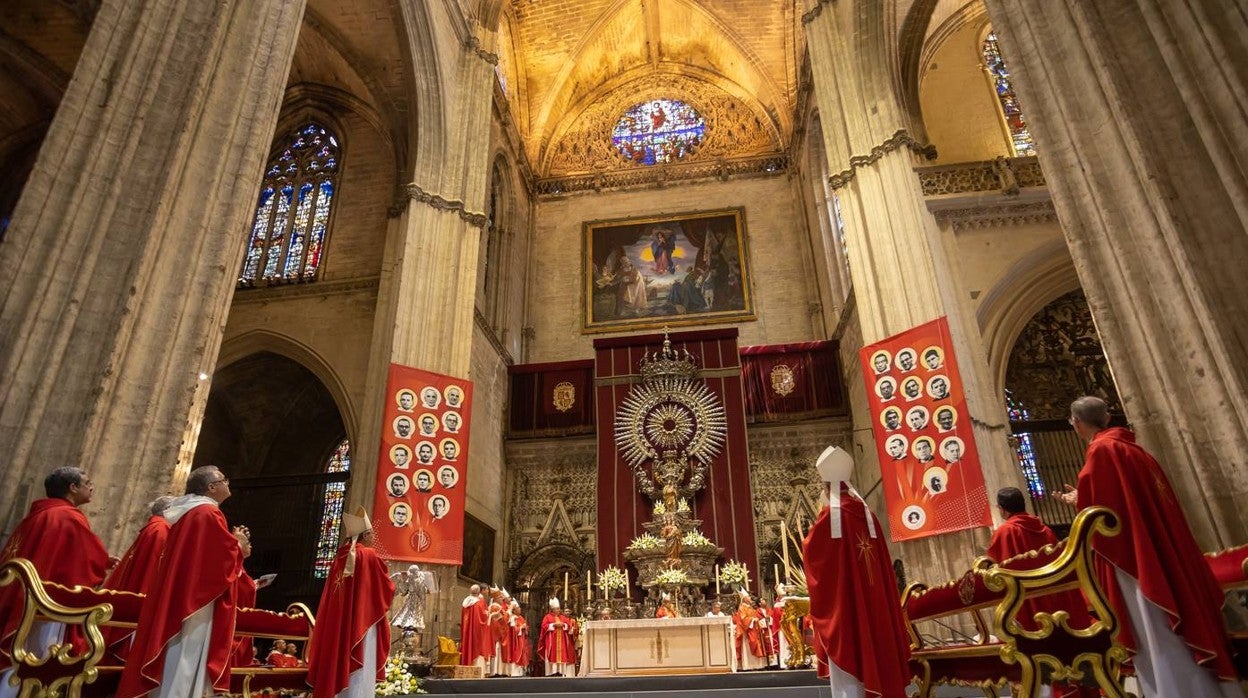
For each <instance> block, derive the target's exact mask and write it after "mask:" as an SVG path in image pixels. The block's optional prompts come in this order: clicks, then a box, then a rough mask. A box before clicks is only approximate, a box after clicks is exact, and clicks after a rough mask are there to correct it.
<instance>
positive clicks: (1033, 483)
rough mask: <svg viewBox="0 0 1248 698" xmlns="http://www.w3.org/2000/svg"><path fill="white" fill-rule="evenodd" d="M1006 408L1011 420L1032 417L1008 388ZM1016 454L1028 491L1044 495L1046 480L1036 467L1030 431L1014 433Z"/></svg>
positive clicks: (1034, 495) (1038, 495)
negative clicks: (1041, 477)
mask: <svg viewBox="0 0 1248 698" xmlns="http://www.w3.org/2000/svg"><path fill="white" fill-rule="evenodd" d="M1005 408H1006V411H1008V412H1009V414H1010V421H1011V422H1026V421H1027V420H1029V419H1031V414H1030V413H1029V412H1028V411H1027V408H1026V407H1024V406H1023V404H1022V403H1021V402H1019V401H1017V400H1015V399H1014V396H1013V395H1011V394H1010V391H1008V390H1007V391H1005ZM1014 454H1015V455H1016V456H1017V457H1018V467H1019V469H1021V470H1022V471H1023V479H1025V480H1026V481H1027V492H1028V493H1030V494H1031V496H1032V497H1036V498H1039V497H1043V496H1044V495H1045V489H1044V481H1043V480H1041V479H1040V470H1039V469H1038V468H1037V467H1036V452H1035V449H1034V447H1033V444H1032V439H1031V434H1030V433H1027V432H1023V433H1021V434H1015V435H1014Z"/></svg>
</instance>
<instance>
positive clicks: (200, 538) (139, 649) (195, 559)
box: [117, 504, 243, 698]
mask: <svg viewBox="0 0 1248 698" xmlns="http://www.w3.org/2000/svg"><path fill="white" fill-rule="evenodd" d="M175 506H176V505H175ZM170 518H173V517H170ZM242 565H243V557H242V553H241V552H240V551H239V549H238V539H236V538H235V537H234V534H232V533H230V529H229V526H227V525H226V523H225V514H223V513H221V509H220V508H218V507H217V506H216V505H215V504H201V505H199V506H196V507H194V508H192V509H190V510H189V511H187V512H186V513H185V514H183V515H182V516H181V518H177V519H176V520H175V521H174V523H173V524H172V526H171V527H170V529H169V540H168V541H167V542H166V543H165V553H164V555H163V556H162V557H161V558H160V564H159V565H158V566H157V569H156V573H155V575H153V577H152V579H151V583H150V585H149V586H148V591H147V600H146V601H145V602H144V603H143V610H142V612H141V613H140V614H139V627H138V629H137V630H136V631H135V633H134V644H133V645H132V646H131V648H130V658H129V661H128V662H127V663H126V668H125V670H124V671H123V672H122V674H121V685H120V686H119V687H118V688H117V696H118V698H137V696H141V695H144V694H146V693H147V692H149V691H151V690H154V689H155V688H157V687H158V686H160V682H161V677H162V676H163V675H164V671H165V650H166V647H167V646H168V644H169V643H170V641H172V640H173V639H174V637H175V636H177V635H178V634H179V633H181V632H182V624H183V623H184V622H185V621H186V619H187V618H190V617H191V616H192V615H194V614H195V612H196V611H198V610H200V609H201V608H204V607H205V606H212V635H211V637H210V639H209V641H208V661H207V665H206V669H207V675H208V681H209V682H210V683H211V685H212V686H213V687H215V688H216V689H217V691H219V692H227V691H228V690H229V686H230V673H229V661H230V651H231V649H232V648H233V645H234V609H235V601H234V583H235V581H236V580H237V579H238V573H239V571H240V570H242Z"/></svg>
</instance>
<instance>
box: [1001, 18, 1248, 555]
mask: <svg viewBox="0 0 1248 698" xmlns="http://www.w3.org/2000/svg"><path fill="white" fill-rule="evenodd" d="M986 5H987V7H988V11H989V14H990V15H991V17H992V20H993V26H994V28H995V29H996V31H997V33H998V35H999V36H1000V38H1001V46H1002V48H1003V50H1004V51H1005V53H1006V59H1007V61H1008V62H1009V66H1010V69H1011V71H1012V72H1013V74H1014V81H1015V84H1016V87H1017V89H1018V92H1019V98H1020V102H1021V103H1022V105H1023V107H1024V109H1025V113H1026V116H1027V122H1028V124H1029V125H1030V127H1031V128H1032V130H1033V131H1034V134H1035V136H1036V141H1037V144H1038V149H1039V157H1040V162H1041V164H1042V165H1043V166H1044V170H1045V173H1046V176H1047V179H1048V181H1049V188H1050V189H1051V190H1052V194H1053V200H1054V204H1055V206H1056V209H1057V214H1058V217H1059V219H1060V220H1061V222H1062V228H1063V230H1064V231H1065V234H1066V238H1067V241H1068V242H1069V243H1070V252H1071V256H1072V257H1073V258H1074V261H1075V267H1076V270H1077V271H1078V273H1079V280H1080V282H1081V283H1082V285H1083V288H1084V291H1085V292H1086V294H1087V297H1088V305H1089V306H1090V307H1091V310H1092V316H1093V318H1094V319H1095V320H1096V324H1097V329H1098V330H1099V332H1100V334H1101V338H1102V340H1103V342H1104V347H1105V353H1106V355H1107V356H1108V358H1109V361H1110V365H1111V367H1112V369H1113V372H1114V380H1115V382H1116V383H1117V385H1118V392H1119V394H1120V395H1121V396H1122V400H1123V405H1124V407H1125V409H1126V412H1127V418H1128V419H1129V420H1130V422H1131V425H1132V427H1133V428H1134V429H1135V430H1136V432H1137V433H1138V435H1139V438H1140V441H1141V442H1142V443H1143V445H1144V446H1145V447H1146V448H1148V449H1149V450H1150V451H1152V452H1153V453H1154V455H1156V456H1157V459H1158V460H1159V461H1161V463H1162V466H1163V467H1165V468H1166V469H1167V470H1168V472H1169V474H1170V479H1171V480H1172V482H1173V483H1174V485H1175V488H1176V489H1177V490H1178V492H1179V495H1180V498H1181V499H1182V503H1183V506H1184V510H1185V511H1186V513H1187V516H1188V520H1189V522H1190V523H1191V525H1192V528H1193V529H1194V530H1195V532H1196V534H1197V538H1198V539H1199V540H1200V542H1201V544H1202V545H1204V546H1206V547H1207V548H1213V547H1222V546H1229V545H1234V544H1239V543H1243V542H1245V541H1246V540H1248V511H1246V510H1245V509H1244V507H1243V506H1242V502H1243V501H1244V499H1245V497H1248V467H1245V465H1246V464H1248V455H1246V454H1248V411H1245V410H1244V408H1243V403H1244V400H1245V397H1246V394H1248V292H1246V291H1248V285H1245V282H1244V273H1243V269H1242V267H1243V264H1244V261H1245V260H1248V231H1246V230H1245V228H1246V227H1248V174H1246V173H1245V163H1248V140H1245V138H1244V134H1245V133H1248V19H1245V17H1246V15H1245V11H1244V3H1243V2H1242V1H1237V2H1226V0H1191V1H1190V2H1182V3H1168V2H1155V1H1153V0H1097V2H1079V1H1078V0H1057V1H1053V2H1031V1H1029V0H986Z"/></svg>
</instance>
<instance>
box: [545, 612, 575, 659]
mask: <svg viewBox="0 0 1248 698" xmlns="http://www.w3.org/2000/svg"><path fill="white" fill-rule="evenodd" d="M552 623H563V624H564V627H562V628H555V629H554V630H551V629H550V625H551V624H552ZM537 656H539V657H541V658H542V661H546V662H550V663H551V664H576V621H574V620H572V619H571V618H569V617H568V616H565V615H563V613H562V612H558V613H556V612H551V613H547V614H546V615H545V616H544V617H543V618H542V632H541V633H540V634H539V635H538V639H537Z"/></svg>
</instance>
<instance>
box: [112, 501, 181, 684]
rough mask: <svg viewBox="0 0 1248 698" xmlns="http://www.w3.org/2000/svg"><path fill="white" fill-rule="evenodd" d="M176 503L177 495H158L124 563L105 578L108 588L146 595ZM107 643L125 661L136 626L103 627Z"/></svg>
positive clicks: (166, 537) (124, 556) (162, 548)
mask: <svg viewBox="0 0 1248 698" xmlns="http://www.w3.org/2000/svg"><path fill="white" fill-rule="evenodd" d="M172 502H173V497H169V496H165V497H157V498H156V500H155V501H153V502H152V503H151V504H150V505H149V506H148V512H149V514H150V516H149V517H148V519H147V523H146V524H144V525H143V528H142V529H141V530H140V531H139V535H138V536H137V537H136V538H135V539H134V542H133V543H131V544H130V549H129V550H127V551H126V554H125V555H122V556H121V562H119V563H117V566H116V567H114V568H113V571H112V572H110V573H109V575H108V579H105V580H104V588H105V589H112V590H113V591H128V592H131V593H135V594H142V593H144V591H145V590H146V589H147V585H148V581H149V580H150V579H151V578H152V576H153V575H155V573H156V566H157V563H159V562H160V555H161V553H163V552H164V550H165V541H166V540H168V539H169V522H168V521H166V520H165V517H164V513H165V509H168V508H169V504H170V503H172ZM103 633H104V642H105V644H107V645H108V649H109V651H110V652H112V654H113V656H114V657H115V658H116V659H117V660H118V661H123V662H124V661H125V659H126V657H127V656H128V655H129V654H130V641H131V640H132V639H133V638H134V630H133V629H132V628H113V627H108V628H104V629H103Z"/></svg>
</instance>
